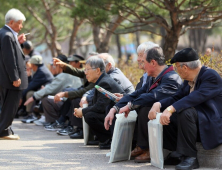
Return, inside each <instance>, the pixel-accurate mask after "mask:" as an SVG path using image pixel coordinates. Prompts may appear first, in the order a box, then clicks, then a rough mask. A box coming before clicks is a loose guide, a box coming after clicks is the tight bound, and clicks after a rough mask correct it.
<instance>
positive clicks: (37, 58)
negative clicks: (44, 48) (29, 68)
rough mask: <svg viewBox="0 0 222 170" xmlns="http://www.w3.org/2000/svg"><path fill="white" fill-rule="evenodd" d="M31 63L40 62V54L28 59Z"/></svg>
mask: <svg viewBox="0 0 222 170" xmlns="http://www.w3.org/2000/svg"><path fill="white" fill-rule="evenodd" d="M29 62H30V63H31V64H42V56H40V55H34V56H32V57H31V59H30V60H29Z"/></svg>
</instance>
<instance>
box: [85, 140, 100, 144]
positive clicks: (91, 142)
mask: <svg viewBox="0 0 222 170" xmlns="http://www.w3.org/2000/svg"><path fill="white" fill-rule="evenodd" d="M87 145H99V141H98V140H90V141H88V142H87Z"/></svg>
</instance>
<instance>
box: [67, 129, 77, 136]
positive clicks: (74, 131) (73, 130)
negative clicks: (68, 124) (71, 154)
mask: <svg viewBox="0 0 222 170" xmlns="http://www.w3.org/2000/svg"><path fill="white" fill-rule="evenodd" d="M78 131H79V129H78V128H75V129H74V128H73V129H72V130H71V131H70V132H69V133H68V134H69V136H70V135H73V134H74V133H77V132H78Z"/></svg>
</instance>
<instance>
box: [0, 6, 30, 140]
mask: <svg viewBox="0 0 222 170" xmlns="http://www.w3.org/2000/svg"><path fill="white" fill-rule="evenodd" d="M25 20H26V19H25V16H24V15H23V14H22V13H21V12H20V11H19V10H17V9H11V10H9V11H8V12H7V13H6V15H5V23H6V25H5V26H4V27H3V28H2V29H1V30H0V77H1V78H0V98H1V105H2V112H1V114H0V139H14V140H16V139H19V136H15V135H14V132H13V131H12V129H11V128H10V126H11V124H12V121H13V118H14V116H15V114H16V111H17V109H18V105H19V100H20V97H21V94H22V90H23V89H25V88H26V87H27V85H28V79H27V75H26V71H25V60H24V59H25V56H24V54H23V52H22V49H21V46H20V44H21V43H23V42H24V41H25V39H26V38H25V36H24V34H21V35H20V36H18V32H19V31H20V30H21V29H22V27H23V26H22V24H23V21H25Z"/></svg>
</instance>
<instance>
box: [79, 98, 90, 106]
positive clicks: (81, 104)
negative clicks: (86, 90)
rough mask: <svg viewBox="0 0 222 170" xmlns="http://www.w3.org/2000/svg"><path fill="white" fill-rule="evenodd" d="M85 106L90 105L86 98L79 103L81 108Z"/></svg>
mask: <svg viewBox="0 0 222 170" xmlns="http://www.w3.org/2000/svg"><path fill="white" fill-rule="evenodd" d="M83 104H88V102H87V99H86V96H83V97H82V98H81V100H80V103H79V105H80V107H83Z"/></svg>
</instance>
